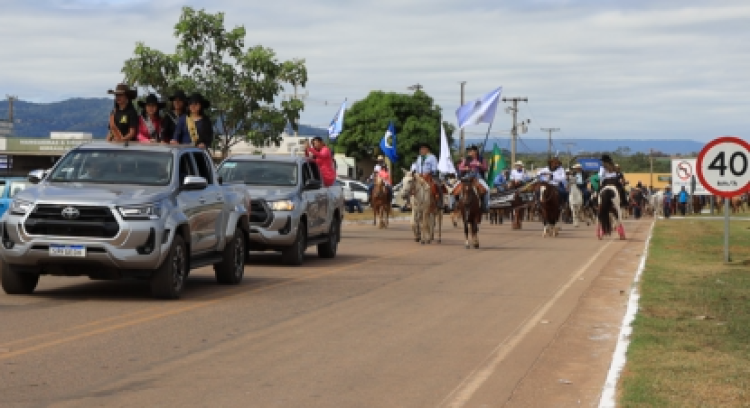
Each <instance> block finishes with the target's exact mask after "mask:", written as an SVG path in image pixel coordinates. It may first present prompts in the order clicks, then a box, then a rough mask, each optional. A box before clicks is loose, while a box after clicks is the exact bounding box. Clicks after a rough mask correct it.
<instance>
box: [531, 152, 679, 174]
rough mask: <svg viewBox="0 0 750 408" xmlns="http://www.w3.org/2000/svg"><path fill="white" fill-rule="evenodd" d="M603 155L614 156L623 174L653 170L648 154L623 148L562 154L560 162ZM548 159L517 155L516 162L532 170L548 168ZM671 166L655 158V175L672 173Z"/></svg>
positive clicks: (541, 155) (565, 162)
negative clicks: (625, 150) (632, 152)
mask: <svg viewBox="0 0 750 408" xmlns="http://www.w3.org/2000/svg"><path fill="white" fill-rule="evenodd" d="M626 149H627V148H626ZM628 151H629V149H628ZM602 154H608V155H610V156H612V160H614V162H615V163H617V164H619V165H620V168H621V169H622V171H623V173H648V172H649V171H650V170H651V167H650V160H651V159H650V157H649V155H648V154H645V153H641V152H638V153H635V154H631V155H628V154H627V152H624V151H623V149H622V148H620V149H617V150H615V151H614V152H589V153H585V154H583V155H581V156H570V157H569V156H568V155H566V154H563V153H561V154H560V160H562V162H563V165H564V166H567V165H568V161H570V163H571V164H575V160H576V159H577V158H578V157H595V158H600V157H602ZM547 159H548V157H547V154H546V153H539V154H517V155H516V160H521V161H523V162H524V164H525V166H526V168H527V169H531V166H532V165H534V168H539V167H546V166H547ZM671 166H672V161H671V159H670V158H669V157H656V156H655V157H654V173H669V172H671V171H672V170H671Z"/></svg>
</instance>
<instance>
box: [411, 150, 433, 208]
mask: <svg viewBox="0 0 750 408" xmlns="http://www.w3.org/2000/svg"><path fill="white" fill-rule="evenodd" d="M411 172H412V173H418V174H420V175H422V177H423V178H424V179H425V180H426V181H427V183H428V184H429V185H430V190H431V191H432V195H433V196H435V197H436V199H438V200H439V197H440V192H439V190H438V186H437V184H436V182H435V179H436V178H437V177H434V175H435V174H437V172H438V160H437V158H436V157H435V155H434V154H432V153H430V145H428V144H427V143H420V144H419V156H417V160H416V161H414V163H413V164H412V165H411Z"/></svg>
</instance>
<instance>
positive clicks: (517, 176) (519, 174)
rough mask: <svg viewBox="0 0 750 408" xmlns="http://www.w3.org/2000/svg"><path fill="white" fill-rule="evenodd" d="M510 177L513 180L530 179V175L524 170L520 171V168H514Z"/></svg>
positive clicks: (522, 180) (523, 180)
mask: <svg viewBox="0 0 750 408" xmlns="http://www.w3.org/2000/svg"><path fill="white" fill-rule="evenodd" d="M510 179H511V180H512V181H520V182H525V181H528V180H529V176H528V175H527V174H526V171H524V170H521V171H518V169H513V171H511V172H510Z"/></svg>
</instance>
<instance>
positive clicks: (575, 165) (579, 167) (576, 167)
mask: <svg viewBox="0 0 750 408" xmlns="http://www.w3.org/2000/svg"><path fill="white" fill-rule="evenodd" d="M572 168H573V169H582V168H583V167H581V165H580V164H577V163H576V164H574V165H573V167H572Z"/></svg>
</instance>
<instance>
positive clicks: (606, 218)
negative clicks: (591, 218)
mask: <svg viewBox="0 0 750 408" xmlns="http://www.w3.org/2000/svg"><path fill="white" fill-rule="evenodd" d="M623 212H624V211H622V209H621V208H620V195H619V194H618V193H617V187H615V186H611V185H610V186H605V187H602V189H601V191H599V214H598V216H597V218H598V221H599V222H598V225H597V228H596V235H597V237H598V238H599V239H602V237H603V236H604V235H612V229H613V228H612V227H613V226H612V224H613V221H614V224H616V227H615V229H616V230H617V233H618V234H619V235H620V239H625V227H623V225H622V216H623Z"/></svg>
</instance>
